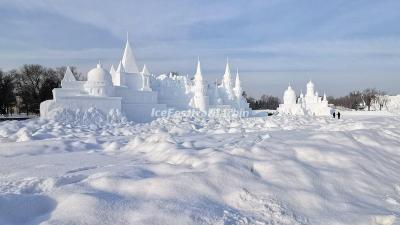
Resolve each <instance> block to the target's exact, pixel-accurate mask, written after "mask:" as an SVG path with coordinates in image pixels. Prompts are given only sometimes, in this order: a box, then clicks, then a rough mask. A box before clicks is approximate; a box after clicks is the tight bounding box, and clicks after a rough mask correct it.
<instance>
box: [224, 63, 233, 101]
mask: <svg viewBox="0 0 400 225" xmlns="http://www.w3.org/2000/svg"><path fill="white" fill-rule="evenodd" d="M222 87H223V88H224V89H225V95H226V98H227V100H228V101H229V100H233V99H234V93H233V90H232V76H231V70H230V68H229V60H228V59H226V67H225V73H224V76H223V78H222Z"/></svg>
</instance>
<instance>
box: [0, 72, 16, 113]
mask: <svg viewBox="0 0 400 225" xmlns="http://www.w3.org/2000/svg"><path fill="white" fill-rule="evenodd" d="M14 82H15V81H14V79H13V77H12V76H10V74H5V73H3V71H2V70H0V114H5V115H7V114H10V113H12V106H14V105H15V103H16V99H15V93H14V86H15V84H14Z"/></svg>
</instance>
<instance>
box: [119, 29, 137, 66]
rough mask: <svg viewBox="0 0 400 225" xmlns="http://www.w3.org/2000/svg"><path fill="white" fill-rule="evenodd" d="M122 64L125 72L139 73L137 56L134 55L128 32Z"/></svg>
mask: <svg viewBox="0 0 400 225" xmlns="http://www.w3.org/2000/svg"><path fill="white" fill-rule="evenodd" d="M122 65H123V66H124V68H125V72H127V73H139V70H138V67H137V65H136V60H135V56H134V55H133V51H132V48H131V45H130V44H129V36H128V33H127V35H126V44H125V50H124V55H123V56H122Z"/></svg>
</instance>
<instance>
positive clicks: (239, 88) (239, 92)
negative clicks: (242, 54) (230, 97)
mask: <svg viewBox="0 0 400 225" xmlns="http://www.w3.org/2000/svg"><path fill="white" fill-rule="evenodd" d="M242 93H243V89H242V85H241V83H240V77H239V69H237V70H236V81H235V95H236V97H237V98H240V96H242Z"/></svg>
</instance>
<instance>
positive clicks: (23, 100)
mask: <svg viewBox="0 0 400 225" xmlns="http://www.w3.org/2000/svg"><path fill="white" fill-rule="evenodd" d="M65 70H66V67H57V68H48V67H44V66H42V65H38V64H26V65H23V66H21V67H20V68H18V69H12V70H10V71H7V72H4V71H3V70H1V69H0V114H2V115H10V114H20V113H26V114H27V115H29V114H39V107H40V103H41V102H42V101H45V100H48V99H52V98H53V94H52V90H53V89H54V88H57V87H60V85H61V80H62V78H63V76H64V73H65ZM71 70H72V73H73V74H74V75H75V77H76V78H77V79H81V76H82V74H81V73H78V72H77V70H76V67H71Z"/></svg>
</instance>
